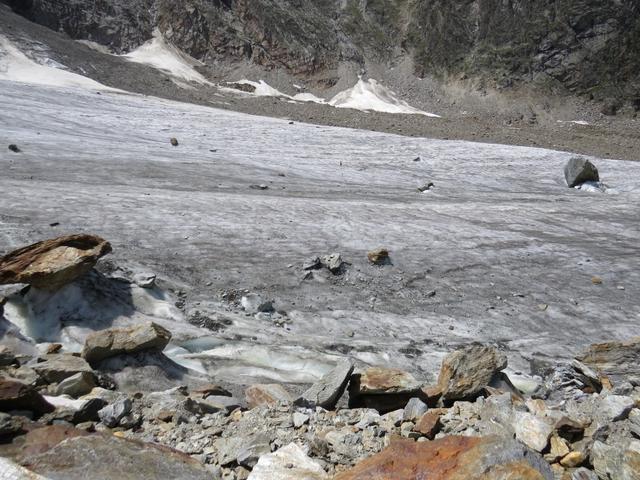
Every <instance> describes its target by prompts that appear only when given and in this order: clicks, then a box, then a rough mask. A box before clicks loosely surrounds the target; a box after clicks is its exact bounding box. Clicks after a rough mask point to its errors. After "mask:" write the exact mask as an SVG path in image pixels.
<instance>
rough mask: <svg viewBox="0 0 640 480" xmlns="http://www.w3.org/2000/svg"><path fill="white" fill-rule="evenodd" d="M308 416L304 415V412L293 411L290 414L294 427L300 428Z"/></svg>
mask: <svg viewBox="0 0 640 480" xmlns="http://www.w3.org/2000/svg"><path fill="white" fill-rule="evenodd" d="M310 418H311V417H309V415H305V414H304V413H300V412H294V413H293V416H292V420H293V426H294V427H295V428H300V427H301V426H303V425H304V424H305V423H307V422H308V421H309V419H310Z"/></svg>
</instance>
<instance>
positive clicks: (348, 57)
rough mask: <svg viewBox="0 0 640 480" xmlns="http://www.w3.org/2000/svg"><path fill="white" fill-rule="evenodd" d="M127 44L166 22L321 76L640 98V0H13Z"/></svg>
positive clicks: (73, 29)
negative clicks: (364, 70)
mask: <svg viewBox="0 0 640 480" xmlns="http://www.w3.org/2000/svg"><path fill="white" fill-rule="evenodd" d="M2 1H5V2H7V3H9V4H11V5H12V6H13V8H14V9H15V10H16V11H18V12H19V13H21V14H23V15H24V16H26V17H27V18H29V19H31V20H33V21H35V22H38V23H40V24H43V25H46V26H48V27H50V28H52V29H55V30H61V31H64V32H66V33H67V34H68V35H70V36H71V37H73V38H83V39H90V40H94V41H96V42H99V43H102V44H106V45H109V46H111V47H112V48H113V49H114V50H116V51H119V52H121V51H125V50H129V49H131V48H133V47H135V46H137V45H139V44H141V43H142V42H143V41H144V40H146V39H148V38H150V36H151V33H152V31H153V28H155V27H156V26H157V27H159V28H160V30H161V31H162V32H163V33H164V34H165V35H166V36H167V37H168V38H169V39H170V40H171V41H172V42H173V43H175V44H176V45H177V46H178V47H180V48H181V49H183V50H185V51H186V52H188V53H189V54H191V55H192V56H194V57H196V58H199V59H201V60H204V61H206V62H213V61H214V60H217V59H224V60H231V61H250V62H252V63H255V64H258V65H261V66H263V67H265V68H268V69H279V68H282V69H285V70H287V71H288V72H290V73H292V74H295V75H305V76H311V75H315V74H318V73H323V72H327V71H331V70H335V69H336V68H337V67H338V66H339V65H340V64H341V63H344V62H350V63H355V64H356V65H361V66H365V65H366V64H368V63H372V62H373V63H378V64H380V63H381V64H383V65H384V64H389V63H393V62H396V61H398V60H402V59H406V58H410V59H411V60H412V61H413V64H414V70H415V73H416V75H418V76H426V75H435V76H438V77H441V78H444V79H447V78H455V79H460V78H462V79H464V78H472V79H478V80H480V81H481V82H482V83H486V84H487V85H488V86H494V87H498V88H510V87H513V86H517V85H520V84H534V85H536V86H537V87H540V88H542V89H544V90H545V91H548V92H555V93H565V92H570V93H575V94H586V95H593V96H594V97H596V98H616V99H618V100H619V101H626V102H631V103H632V104H635V105H636V106H640V4H638V2H637V1H635V0H604V1H602V0H577V1H576V0H539V1H535V2H531V1H521V0H473V1H471V0H458V1H449V0H447V1H445V0H178V1H168V0H132V1H124V0H115V1H104V0H101V1H95V2H94V1H91V2H90V1H88V0H72V1H68V2H59V1H55V0H27V1H25V0H2Z"/></svg>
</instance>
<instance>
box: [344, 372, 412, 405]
mask: <svg viewBox="0 0 640 480" xmlns="http://www.w3.org/2000/svg"><path fill="white" fill-rule="evenodd" d="M421 387H422V384H421V383H420V382H418V381H417V380H416V379H415V378H414V377H413V375H411V374H410V373H407V372H404V371H402V370H398V369H394V368H381V367H373V368H369V369H367V370H365V371H364V372H362V373H358V374H354V375H353V376H352V377H351V383H350V385H349V406H350V407H352V408H353V407H366V408H375V409H376V410H378V411H379V412H381V413H386V412H390V411H392V410H396V409H400V408H404V407H405V406H406V405H407V402H409V400H410V399H411V398H412V397H416V396H420V395H421V391H420V388H421Z"/></svg>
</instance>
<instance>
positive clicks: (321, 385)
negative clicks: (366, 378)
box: [295, 359, 353, 408]
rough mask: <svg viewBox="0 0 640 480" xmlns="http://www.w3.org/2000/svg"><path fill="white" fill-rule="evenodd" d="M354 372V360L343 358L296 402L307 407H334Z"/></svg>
mask: <svg viewBox="0 0 640 480" xmlns="http://www.w3.org/2000/svg"><path fill="white" fill-rule="evenodd" d="M352 372H353V362H351V360H348V359H344V360H341V361H340V362H339V363H338V365H337V366H336V367H335V368H334V369H333V370H331V371H330V372H329V373H327V374H326V375H325V376H323V377H322V378H321V379H320V380H318V381H317V382H316V383H314V384H313V385H311V387H310V388H309V389H308V390H307V391H305V392H304V393H303V394H302V395H301V396H300V397H299V398H297V399H296V401H295V403H296V405H298V406H301V407H307V408H315V407H322V408H333V407H335V406H336V403H338V400H339V399H340V397H341V396H342V394H343V393H344V390H345V388H346V386H347V382H348V381H349V378H350V377H351V373H352Z"/></svg>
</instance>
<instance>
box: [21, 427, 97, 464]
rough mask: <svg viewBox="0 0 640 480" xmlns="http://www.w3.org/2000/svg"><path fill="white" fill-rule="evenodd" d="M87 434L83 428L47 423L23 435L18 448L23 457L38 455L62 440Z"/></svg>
mask: <svg viewBox="0 0 640 480" xmlns="http://www.w3.org/2000/svg"><path fill="white" fill-rule="evenodd" d="M87 435H89V433H88V432H86V431H84V430H79V429H77V428H74V427H68V426H64V425H49V426H46V427H42V428H37V429H35V430H31V431H30V432H28V433H27V434H26V435H25V436H24V443H23V444H22V448H21V449H20V454H21V456H23V457H28V456H30V455H38V454H40V453H43V452H46V451H48V450H50V449H52V448H53V447H55V446H56V445H58V444H59V443H60V442H62V441H64V440H67V439H69V438H74V437H84V436H87Z"/></svg>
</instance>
